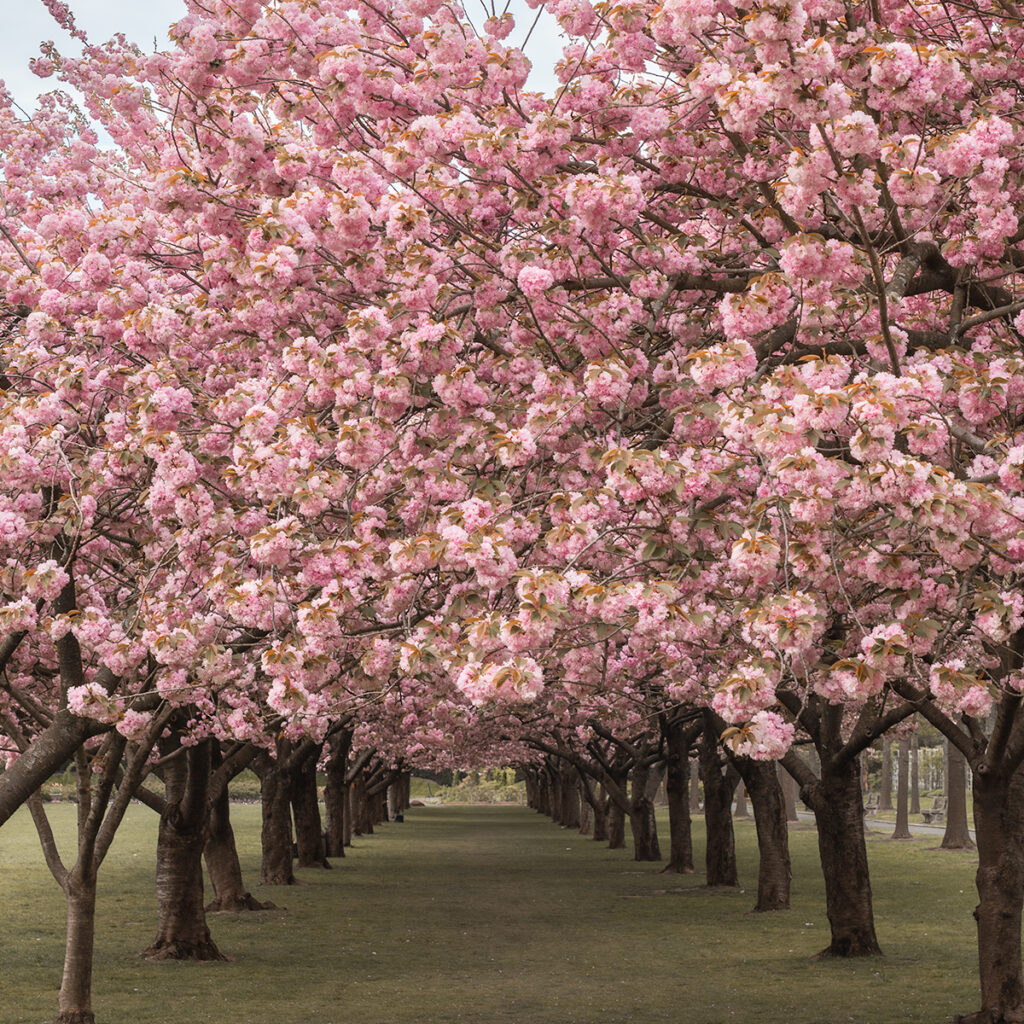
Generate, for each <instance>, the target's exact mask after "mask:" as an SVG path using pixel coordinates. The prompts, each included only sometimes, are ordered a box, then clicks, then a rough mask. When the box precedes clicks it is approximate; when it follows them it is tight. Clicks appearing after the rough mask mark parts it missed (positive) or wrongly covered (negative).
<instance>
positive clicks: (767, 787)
mask: <svg viewBox="0 0 1024 1024" xmlns="http://www.w3.org/2000/svg"><path fill="white" fill-rule="evenodd" d="M736 768H737V770H738V771H739V773H740V775H742V776H743V781H744V783H746V787H747V791H748V792H749V793H750V802H751V804H753V807H754V825H755V827H756V828H757V850H758V855H759V859H758V870H757V905H756V906H755V907H754V910H755V911H756V912H758V913H760V912H763V911H769V910H789V883H790V880H791V879H792V877H793V872H792V870H791V867H790V861H789V829H788V828H787V826H786V805H785V801H784V799H783V796H782V786H781V784H780V782H779V776H778V772H777V770H776V766H775V763H774V762H772V761H752V760H750V759H749V758H737V759H736Z"/></svg>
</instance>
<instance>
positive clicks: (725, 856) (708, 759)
mask: <svg viewBox="0 0 1024 1024" xmlns="http://www.w3.org/2000/svg"><path fill="white" fill-rule="evenodd" d="M717 736H718V733H717V731H716V730H715V724H714V721H713V720H712V718H711V716H710V713H707V714H705V725H704V735H703V736H702V737H701V741H700V777H701V782H702V783H703V784H704V821H705V824H706V827H707V845H706V847H705V851H704V865H705V870H706V872H707V878H706V884H707V885H708V886H720V885H721V886H738V885H739V884H740V879H739V872H738V870H737V867H736V836H735V834H734V832H733V827H732V795H733V791H734V790H735V788H736V783H737V781H738V780H739V775H738V773H737V772H735V771H732V772H730V771H728V770H727V768H726V765H725V763H724V761H723V757H724V755H723V754H722V753H721V752H720V750H719V747H718V741H717V738H716V737H717Z"/></svg>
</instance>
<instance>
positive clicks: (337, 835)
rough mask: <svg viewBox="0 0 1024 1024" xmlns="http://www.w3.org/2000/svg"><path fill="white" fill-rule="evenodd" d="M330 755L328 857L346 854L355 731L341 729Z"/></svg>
mask: <svg viewBox="0 0 1024 1024" xmlns="http://www.w3.org/2000/svg"><path fill="white" fill-rule="evenodd" d="M328 742H329V743H330V757H329V758H328V759H327V767H326V774H327V784H326V785H325V786H324V817H325V818H326V825H327V849H326V851H325V852H326V854H327V856H328V857H344V856H345V816H346V811H347V807H348V783H347V782H346V781H345V775H346V773H347V772H348V754H349V750H350V749H351V746H352V733H351V732H350V731H348V730H347V729H346V730H341V731H340V732H337V733H335V734H334V735H333V736H332V737H331V738H330V740H329V741H328Z"/></svg>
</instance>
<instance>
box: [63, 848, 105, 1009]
mask: <svg viewBox="0 0 1024 1024" xmlns="http://www.w3.org/2000/svg"><path fill="white" fill-rule="evenodd" d="M64 901H65V906H66V908H67V943H66V945H65V953H64V974H63V976H62V977H61V982H60V992H59V993H58V995H57V1009H58V1013H57V1017H56V1020H55V1024H94V1021H95V1020H96V1018H95V1016H94V1015H93V1012H92V964H93V953H94V949H95V944H96V874H95V872H90V871H83V870H82V869H81V866H80V865H78V866H76V868H75V869H74V870H72V871H70V872H69V873H68V876H67V881H66V883H65V885H64Z"/></svg>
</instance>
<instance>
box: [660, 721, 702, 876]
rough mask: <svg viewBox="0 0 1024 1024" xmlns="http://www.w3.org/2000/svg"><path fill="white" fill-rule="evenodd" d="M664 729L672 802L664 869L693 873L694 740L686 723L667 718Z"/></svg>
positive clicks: (667, 781) (668, 794) (668, 792)
mask: <svg viewBox="0 0 1024 1024" xmlns="http://www.w3.org/2000/svg"><path fill="white" fill-rule="evenodd" d="M698 728H699V726H698ZM662 730H663V734H664V736H665V751H666V753H665V796H666V798H667V800H668V832H669V858H668V864H667V865H666V867H665V869H664V870H665V871H671V872H677V873H679V874H692V873H693V870H694V867H693V837H692V834H691V828H690V826H691V821H690V804H689V797H688V789H689V782H690V758H689V753H690V742H691V738H690V736H689V735H688V734H687V730H686V726H685V725H684V723H682V722H669V721H668V720H667V719H663V721H662Z"/></svg>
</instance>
